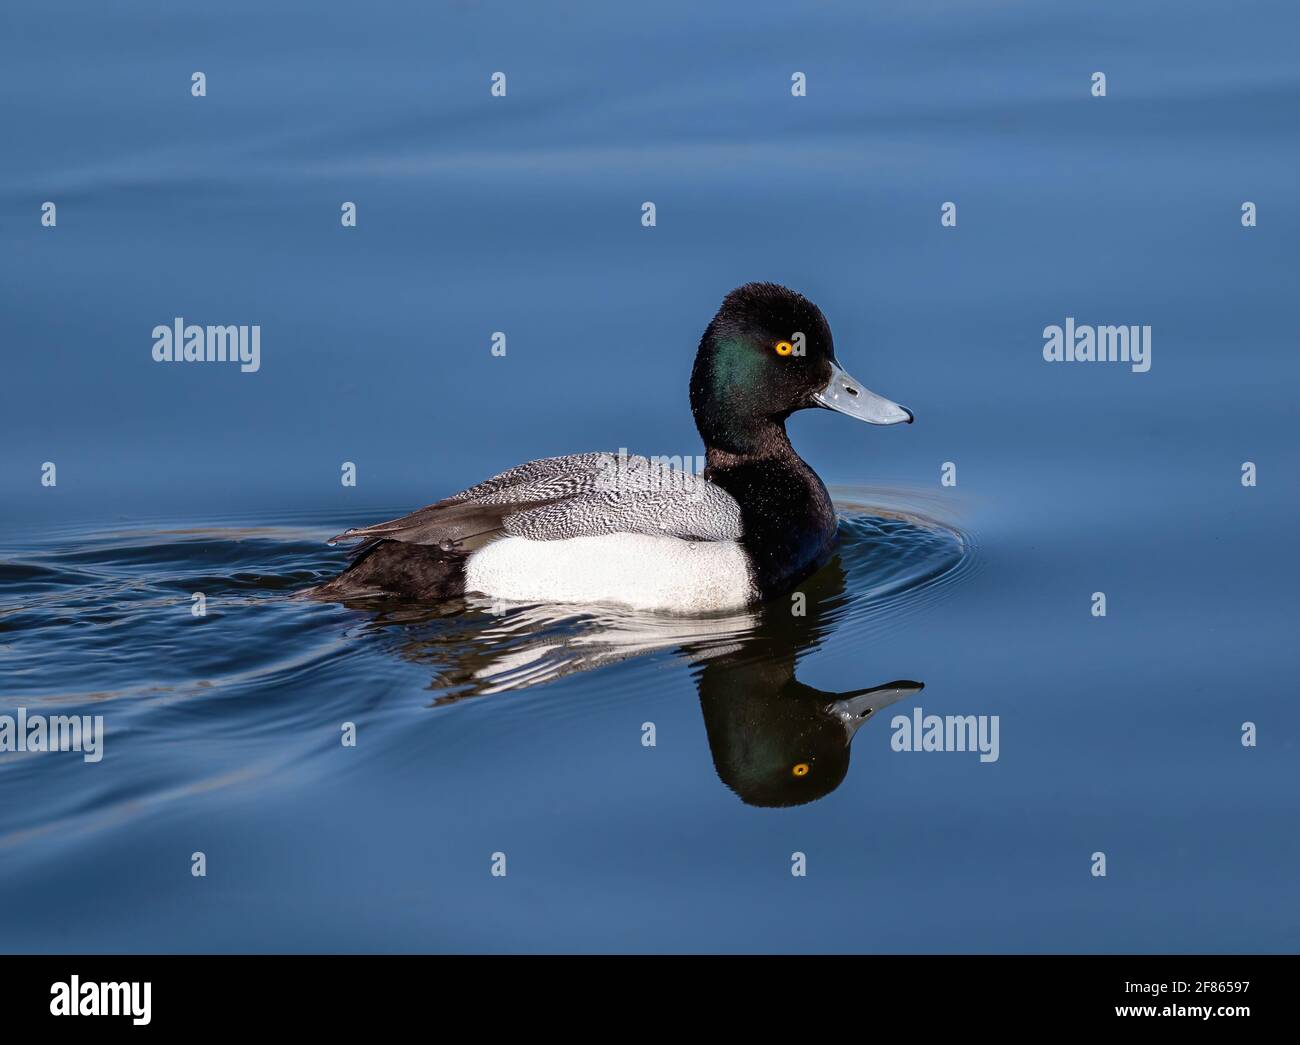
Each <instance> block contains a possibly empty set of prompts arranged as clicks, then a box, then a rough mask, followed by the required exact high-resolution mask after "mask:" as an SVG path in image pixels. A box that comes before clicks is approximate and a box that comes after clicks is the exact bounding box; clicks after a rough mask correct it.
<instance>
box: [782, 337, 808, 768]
mask: <svg viewBox="0 0 1300 1045" xmlns="http://www.w3.org/2000/svg"><path fill="white" fill-rule="evenodd" d="M793 351H794V345H792V344H790V342H789V341H778V342H777V343H776V354H777V355H778V356H788V355H789V354H790V353H791V352H793ZM799 764H800V765H803V763H802V762H801V763H799ZM801 775H802V774H801Z"/></svg>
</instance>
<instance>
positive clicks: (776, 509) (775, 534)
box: [704, 423, 835, 598]
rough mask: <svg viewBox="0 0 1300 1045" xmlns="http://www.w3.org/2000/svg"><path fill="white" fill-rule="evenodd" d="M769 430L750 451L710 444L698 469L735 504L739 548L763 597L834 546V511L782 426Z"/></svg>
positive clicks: (810, 568)
mask: <svg viewBox="0 0 1300 1045" xmlns="http://www.w3.org/2000/svg"><path fill="white" fill-rule="evenodd" d="M771 427H772V431H771V432H768V433H766V434H765V435H764V437H763V438H762V439H761V440H760V441H759V442H757V443H754V444H751V445H752V446H753V447H754V449H753V451H752V452H737V451H736V450H735V449H733V448H730V447H719V446H714V445H712V444H710V445H709V447H708V457H707V459H706V460H707V467H706V468H705V471H704V477H705V478H706V479H707V480H708V481H709V482H712V483H714V484H716V485H718V486H720V487H722V488H723V489H724V490H726V491H727V493H729V494H731V496H732V497H733V498H735V500H736V503H737V504H739V505H740V514H741V522H742V526H743V528H744V533H743V535H742V537H741V544H742V545H744V547H745V550H746V551H747V552H749V555H750V559H751V560H752V561H753V563H754V569H755V581H756V582H757V584H758V588H759V593H760V594H761V595H762V596H763V597H764V598H768V597H770V596H773V595H777V594H780V593H783V592H786V591H789V590H790V588H792V587H793V586H794V585H795V584H798V583H799V581H801V580H803V578H805V577H807V576H808V575H809V574H811V573H813V572H815V571H816V570H817V569H818V568H819V567H821V566H822V565H823V564H824V563H825V562H826V560H827V559H828V558H830V554H831V551H832V550H833V549H834V547H835V510H834V508H833V507H832V506H831V499H830V495H829V494H828V493H827V492H826V487H825V486H824V485H823V484H822V481H821V479H819V478H818V477H817V473H816V472H814V471H813V470H812V469H811V468H809V467H808V465H807V464H806V463H805V462H804V461H803V459H802V458H800V456H799V455H798V454H797V453H795V452H794V447H792V446H791V445H790V440H789V438H788V437H787V436H786V433H785V425H784V423H777V424H775V425H772V426H771Z"/></svg>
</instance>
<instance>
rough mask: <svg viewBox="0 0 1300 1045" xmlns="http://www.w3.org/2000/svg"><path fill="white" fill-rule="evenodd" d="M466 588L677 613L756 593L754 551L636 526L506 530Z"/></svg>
mask: <svg viewBox="0 0 1300 1045" xmlns="http://www.w3.org/2000/svg"><path fill="white" fill-rule="evenodd" d="M465 590H466V591H477V592H481V593H482V594H484V595H490V596H492V597H493V598H498V599H509V600H511V601H515V602H616V603H621V604H622V605H624V606H631V607H633V608H635V609H640V610H667V611H670V612H673V613H711V612H716V611H718V610H734V609H739V608H740V607H743V606H746V605H748V604H749V603H750V602H752V601H753V600H754V596H755V592H754V586H753V583H752V581H751V580H750V574H749V562H748V558H747V556H746V555H745V552H744V550H743V549H742V548H741V547H740V545H739V544H738V543H736V542H735V541H683V540H680V539H678V538H676V537H651V536H645V535H641V534H632V533H613V534H607V535H605V536H601V537H571V538H570V539H568V540H566V541H530V540H527V539H525V538H523V537H503V538H502V539H501V540H498V541H493V542H492V543H491V544H489V545H488V546H487V547H486V548H483V549H481V550H480V551H477V552H475V553H474V554H473V555H471V556H470V557H469V562H468V563H467V564H466V567H465Z"/></svg>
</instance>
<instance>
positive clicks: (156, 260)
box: [0, 0, 1300, 951]
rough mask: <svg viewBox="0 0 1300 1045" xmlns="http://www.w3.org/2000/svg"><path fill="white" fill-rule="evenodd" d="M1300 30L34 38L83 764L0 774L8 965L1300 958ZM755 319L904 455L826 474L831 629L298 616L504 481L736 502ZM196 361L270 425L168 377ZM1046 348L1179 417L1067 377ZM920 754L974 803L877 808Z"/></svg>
mask: <svg viewBox="0 0 1300 1045" xmlns="http://www.w3.org/2000/svg"><path fill="white" fill-rule="evenodd" d="M1298 26H1300V22H1297V16H1296V14H1295V8H1294V5H1292V4H1284V3H1244V4H1233V5H1220V4H1210V3H1190V4H1188V3H1177V4H1174V3H1153V4H1146V5H1138V6H1134V5H1110V6H1106V5H1103V6H1102V7H1098V6H1097V5H1085V6H1079V5H1071V4H1052V5H1044V4H1040V3H1029V2H1023V3H1006V4H998V5H987V10H978V11H977V10H976V9H975V8H973V7H971V6H970V5H965V4H955V3H952V4H949V3H907V4H901V3H900V4H897V5H893V4H880V5H869V7H868V8H867V9H864V5H860V4H856V3H852V4H850V3H844V4H837V3H827V4H817V5H811V6H810V7H808V9H807V10H804V11H802V12H801V13H800V15H799V17H798V18H797V19H794V20H793V21H792V18H791V9H790V6H789V5H788V4H785V3H772V4H764V3H760V4H753V5H747V7H746V10H745V14H744V16H743V17H741V18H736V17H732V16H728V15H727V14H726V13H725V12H724V11H722V10H720V9H715V8H713V7H711V6H708V5H698V4H684V3H683V4H679V3H667V4H659V5H656V6H655V8H654V10H653V12H650V13H644V14H641V15H638V14H636V13H635V12H633V11H632V10H630V9H627V8H625V7H624V6H622V5H603V4H574V5H566V7H565V9H564V11H563V12H562V13H561V12H558V11H557V10H554V9H552V8H550V7H549V6H548V5H533V6H529V7H525V8H520V6H519V5H510V7H509V8H504V7H497V6H495V5H493V4H487V3H484V4H477V3H460V4H455V3H453V4H447V5H413V4H405V3H389V2H383V0H376V2H374V3H369V4H367V5H365V6H364V9H362V10H358V9H356V8H354V7H352V6H351V5H342V4H337V5H331V4H324V5H322V4H318V3H310V4H307V3H303V4H283V5H269V6H268V5H264V4H253V3H234V4H227V5H223V7H222V9H221V12H220V14H219V15H218V13H217V12H215V10H213V9H210V8H209V7H208V6H205V5H200V4H193V5H186V4H171V3H169V4H161V3H159V4H136V5H129V6H126V7H123V6H122V5H114V6H112V7H106V6H104V5H101V4H94V3H89V2H69V3H53V4H42V5H21V4H9V5H6V6H5V10H4V12H3V13H2V14H0V132H3V135H2V140H3V141H4V142H5V146H6V148H5V155H4V160H3V163H0V234H2V236H3V250H0V352H2V353H3V362H4V377H3V379H2V380H0V426H2V427H0V430H2V431H3V436H4V438H3V440H0V714H13V713H14V711H15V709H16V708H18V707H25V708H26V709H27V710H28V711H29V712H32V713H37V712H39V713H42V714H59V713H67V714H74V713H75V714H94V715H103V716H104V721H105V729H106V733H107V736H106V741H105V754H104V758H103V760H102V762H99V763H97V764H86V763H85V762H84V761H83V760H82V759H81V758H80V756H79V755H77V754H76V753H72V752H62V753H52V754H51V753H46V754H30V753H0V949H4V950H27V949H35V950H81V949H90V950H106V951H112V950H163V951H190V950H194V951H203V950H280V951H283V950H289V951H297V950H348V951H351V950H444V949H445V950H519V951H531V950H688V951H695V950H701V951H715V950H726V951H732V950H735V951H745V950H790V949H793V950H831V951H835V950H880V951H931V950H958V951H1006V950H1041V951H1073V950H1084V951H1151V950H1157V951H1159V950H1175V951H1177V950H1191V951H1199V950H1209V951H1253V950H1269V951H1271V950H1277V951H1282V950H1286V951H1294V950H1296V949H1298V948H1300V904H1298V902H1297V881H1298V880H1300V832H1297V830H1296V828H1297V824H1298V823H1300V772H1298V771H1297V759H1298V758H1300V745H1298V744H1297V734H1298V731H1300V708H1298V707H1297V701H1296V683H1295V680H1296V678H1297V675H1298V671H1297V669H1298V668H1300V663H1297V660H1298V658H1297V654H1296V642H1295V621H1296V609H1297V606H1296V591H1297V587H1298V585H1300V561H1298V553H1297V550H1296V545H1295V538H1294V531H1295V520H1296V518H1297V513H1298V510H1300V484H1297V483H1296V482H1295V475H1296V463H1297V462H1296V451H1297V445H1298V444H1297V439H1296V433H1297V430H1298V427H1297V426H1298V423H1300V408H1298V407H1297V405H1296V394H1295V389H1296V388H1297V387H1300V353H1297V352H1296V324H1295V317H1294V301H1295V292H1296V289H1297V279H1296V275H1297V273H1296V254H1295V244H1296V242H1297V238H1298V237H1297V234H1298V233H1300V212H1298V210H1297V203H1296V194H1295V189H1294V179H1295V170H1296V168H1297V166H1298V165H1300V137H1298V136H1297V135H1296V133H1295V131H1296V128H1297V126H1300V120H1298V119H1297V116H1298V114H1300V74H1298V73H1297V69H1296V65H1295V60H1294V53H1293V52H1294V40H1295V33H1296V29H1297V27H1298ZM51 40H57V41H58V46H57V47H52V46H50V45H49V41H51ZM196 69H201V70H204V71H205V72H206V73H207V75H208V96H207V97H206V98H204V99H194V98H192V97H191V96H190V94H189V85H190V74H191V73H192V72H193V71H194V70H196ZM796 69H798V70H802V71H805V72H806V73H807V74H808V83H809V94H808V97H807V98H804V99H794V98H792V97H791V96H790V94H789V82H790V74H791V72H792V71H794V70H796ZM1099 69H1100V70H1105V71H1106V72H1107V73H1108V77H1109V94H1108V96H1107V97H1106V98H1105V99H1093V98H1091V97H1089V95H1088V93H1087V88H1088V83H1089V77H1090V75H1091V73H1092V72H1093V71H1094V70H1099ZM496 70H504V71H506V72H507V73H508V75H509V77H510V80H509V83H510V87H509V95H508V97H507V98H506V99H492V98H491V97H490V96H489V94H488V90H487V86H488V79H489V76H490V74H491V73H492V72H493V71H496ZM46 200H52V201H56V202H57V203H58V206H59V211H58V213H59V219H58V222H59V223H58V226H57V227H56V228H54V229H48V228H42V227H41V226H40V224H39V220H38V219H39V210H40V204H41V203H42V202H43V201H46ZM646 200H652V201H654V202H655V203H656V204H657V206H658V225H657V226H656V227H655V228H654V229H645V228H642V227H641V225H640V214H641V210H640V208H641V204H642V202H643V201H646ZM1244 200H1251V201H1254V202H1256V203H1257V205H1258V208H1259V215H1260V220H1259V225H1258V227H1256V228H1254V229H1243V228H1242V227H1241V224H1240V220H1239V218H1240V206H1241V203H1242V201H1244ZM343 201H355V202H356V203H357V204H358V214H359V223H358V226H357V228H355V229H347V230H345V229H343V228H341V227H340V225H339V220H338V216H339V208H340V204H341V203H342V202H343ZM945 201H955V202H956V203H957V204H958V208H959V224H958V227H957V228H956V229H944V228H942V227H941V226H940V224H939V221H938V216H939V208H940V205H941V204H942V203H943V202H945ZM750 279H773V280H778V281H781V282H785V283H788V284H790V285H791V286H793V287H795V288H797V289H800V290H802V291H804V292H805V293H807V294H808V295H809V296H810V297H812V298H813V299H814V300H815V301H817V302H818V303H819V304H820V305H821V306H822V308H823V309H824V311H825V312H826V314H827V316H828V318H829V320H830V323H831V326H832V328H833V330H834V332H835V339H836V345H837V350H838V353H839V355H840V358H841V360H842V361H843V362H844V364H845V366H846V367H847V368H848V369H849V371H850V372H852V373H853V374H855V375H856V376H858V377H860V378H861V379H862V380H863V381H865V382H866V383H867V384H868V385H869V386H870V387H872V388H874V389H876V390H877V391H879V392H881V393H882V394H884V395H887V396H889V397H890V398H892V399H896V400H898V401H899V402H902V403H904V404H906V405H907V406H908V407H910V408H911V409H912V410H913V411H914V412H915V413H916V417H917V423H916V424H914V425H911V426H900V428H901V430H896V429H890V430H875V429H870V428H868V427H867V426H863V425H854V424H853V423H852V422H850V421H848V420H847V419H845V418H840V417H834V416H832V415H830V414H827V413H824V412H819V413H818V414H817V415H816V416H812V415H803V416H798V417H796V418H794V419H793V420H792V422H791V433H792V437H793V439H794V442H795V445H796V447H797V448H798V449H799V450H800V452H801V453H802V454H803V455H804V456H805V457H806V458H807V459H808V460H809V461H810V462H811V463H812V464H813V466H814V467H815V468H816V469H817V470H818V472H819V473H820V474H821V475H822V476H823V477H824V478H825V479H826V481H827V483H828V484H829V485H831V487H832V489H833V491H834V492H835V494H836V497H837V503H838V504H839V505H840V507H841V512H842V515H841V534H842V548H841V551H840V554H839V556H838V558H837V560H836V561H835V562H834V563H832V564H831V565H830V566H828V567H827V569H826V570H825V571H824V572H823V573H822V574H821V575H819V576H818V577H817V578H815V580H814V581H812V582H810V583H809V584H808V585H806V586H805V588H806V594H807V596H808V599H807V607H806V609H807V612H806V614H805V615H804V616H795V615H793V614H792V613H791V612H790V606H789V605H787V604H784V603H781V602H778V603H775V604H773V605H772V606H769V607H766V608H763V609H761V610H757V611H755V612H753V613H750V614H741V615H733V616H726V617H718V618H708V619H685V618H672V617H655V616H647V615H639V614H631V613H625V612H620V611H617V610H613V609H609V608H596V607H580V608H574V609H572V610H565V611H556V610H553V609H552V610H547V609H546V608H543V607H517V606H516V607H508V606H499V605H492V604H489V603H486V602H476V601H471V602H469V603H467V604H465V605H456V606H449V607H444V608H442V609H432V610H431V609H429V608H427V607H425V608H419V607H404V608H391V607H390V608H382V609H381V608H376V607H365V606H355V607H343V606H335V605H322V604H319V603H314V602H310V601H303V600H301V599H297V598H294V593H295V592H297V591H299V590H300V589H302V588H304V587H306V586H308V585H310V584H311V583H313V582H314V581H316V580H318V579H319V578H321V577H324V576H326V575H328V574H330V573H331V572H333V571H336V570H337V569H338V568H339V567H340V565H341V564H342V563H343V562H344V561H345V552H344V550H343V549H338V548H330V547H328V546H327V545H326V543H325V540H326V539H327V538H328V537H329V536H331V535H333V534H336V533H338V532H340V531H341V530H342V529H344V528H345V527H346V526H349V525H357V524H361V523H367V522H373V521H375V520H377V519H383V518H388V517H391V516H393V515H396V514H399V513H401V512H404V511H407V510H410V509H412V508H414V507H417V506H419V505H421V504H425V503H428V502H430V501H432V500H435V499H436V498H438V497H440V496H442V495H445V494H446V493H449V492H450V491H452V490H454V489H458V488H461V487H463V486H466V485H468V484H470V483H472V482H474V481H476V480H478V479H481V478H483V477H485V476H487V475H490V474H493V473H495V472H497V471H500V470H502V469H504V468H507V467H509V466H511V465H514V464H517V463H519V462H520V461H522V460H526V459H529V458H533V457H542V456H548V455H553V454H561V453H573V452H580V451H586V450H595V449H604V450H617V449H618V448H619V447H620V446H626V447H628V448H630V449H631V450H632V451H634V452H639V453H645V454H662V455H666V456H676V455H694V454H697V453H700V452H701V448H700V447H699V445H698V440H697V437H696V436H695V433H694V430H693V426H692V424H691V419H690V416H689V412H688V410H687V404H686V385H687V379H688V375H689V371H690V363H691V359H692V356H693V353H694V349H695V345H696V343H697V341H698V338H699V335H700V332H701V330H702V329H703V327H704V325H705V324H706V323H707V321H708V319H709V317H710V316H711V315H712V313H713V311H714V310H715V309H716V307H717V304H718V302H719V300H720V299H721V297H722V295H723V294H724V293H725V292H726V291H727V290H729V289H731V287H733V286H735V285H737V284H739V283H741V282H744V281H746V280H750ZM176 316H182V317H185V318H186V319H187V320H188V321H192V322H197V323H217V324H226V323H231V324H252V323H258V324H260V325H261V327H262V368H261V370H260V371H259V372H258V373H256V374H240V373H239V372H238V371H234V370H227V369H211V368H206V367H200V366H184V367H170V368H169V367H164V366H160V365H158V364H155V363H153V362H152V360H151V358H150V347H151V344H152V338H151V331H152V329H153V327H154V326H155V325H156V324H160V323H164V324H165V323H170V322H171V321H172V320H173V318H174V317H176ZM1067 316H1073V317H1076V318H1077V319H1078V320H1079V322H1088V323H1097V324H1111V323H1113V324H1149V325H1150V326H1151V327H1152V331H1153V363H1152V368H1151V370H1150V372H1149V373H1145V374H1134V373H1132V372H1130V371H1129V370H1128V369H1127V368H1124V367H1116V366H1089V365H1085V364H1079V365H1048V364H1046V363H1044V361H1043V359H1042V355H1041V348H1042V329H1043V328H1044V327H1045V326H1047V325H1049V324H1060V323H1063V322H1064V320H1065V318H1066V317H1067ZM494 331H504V332H506V333H507V334H508V337H509V350H508V354H507V356H506V357H505V358H494V357H493V356H492V355H491V354H490V352H489V350H488V349H489V345H490V338H491V335H492V333H493V332H494ZM47 461H51V462H55V463H56V464H57V466H58V485H57V487H54V488H48V487H42V486H41V484H40V469H41V466H42V463H43V462H47ZM344 461H351V462H355V463H356V464H357V466H358V475H359V483H358V486H357V487H356V488H355V489H350V488H344V487H342V486H341V485H340V483H339V475H340V466H341V463H342V462H344ZM1243 461H1253V462H1255V463H1256V464H1257V465H1258V469H1259V485H1258V486H1256V487H1254V488H1245V487H1243V486H1242V485H1241V483H1240V481H1239V477H1240V474H1241V465H1242V462H1243ZM944 462H952V463H954V464H955V465H956V469H957V479H958V482H957V486H956V487H951V488H950V487H943V486H941V485H940V484H939V477H940V469H941V466H942V465H943V463H944ZM1098 591H1101V592H1105V593H1106V595H1107V599H1108V613H1107V616H1106V617H1105V618H1095V617H1093V616H1092V615H1091V613H1090V606H1091V597H1092V594H1093V593H1094V592H1098ZM194 592H202V593H204V594H205V596H206V599H207V615H206V617H203V618H196V617H194V616H193V615H192V614H191V612H190V610H191V605H192V603H191V594H192V593H194ZM904 684H906V685H904ZM916 684H923V687H924V688H918V687H917V685H916ZM882 687H883V688H882ZM863 691H868V692H866V693H864V692H863ZM864 701H865V703H864ZM873 703H874V704H877V705H879V707H878V709H877V710H875V711H873V712H872V714H871V715H869V716H867V717H866V719H865V720H861V717H862V716H861V712H862V711H863V710H864V708H865V707H867V706H870V705H871V704H873ZM917 707H919V708H921V709H922V710H923V712H924V713H926V714H943V715H947V714H959V715H986V716H993V715H996V716H998V720H999V723H1000V736H999V741H1000V743H999V757H998V759H997V761H995V762H988V763H982V762H981V761H980V760H979V757H978V755H976V754H972V753H968V752H953V753H937V752H929V753H909V752H897V751H894V750H892V749H891V745H890V740H891V736H892V730H891V725H890V719H891V718H892V716H894V715H895V714H900V713H910V712H911V710H912V709H914V708H917ZM846 716H856V719H854V720H852V721H850V720H849V718H847V717H846ZM345 722H352V723H355V725H356V731H357V745H356V747H344V746H342V745H341V744H340V735H341V733H340V730H341V726H342V724H343V723H345ZM1244 722H1253V723H1254V724H1255V726H1256V728H1257V732H1258V746H1256V747H1253V748H1248V747H1243V746H1242V744H1241V741H1240V738H1241V731H1242V724H1243V723H1244ZM646 723H653V726H654V732H655V739H656V743H655V746H653V747H646V746H644V745H643V743H642V737H643V732H644V730H643V726H644V724H646ZM850 727H854V728H855V729H856V732H855V734H854V738H853V740H852V743H851V745H845V744H844V743H843V742H842V738H843V737H844V736H846V735H847V731H848V729H849V728H850ZM804 762H806V763H807V764H808V765H809V766H810V767H811V769H810V772H809V773H807V774H806V775H804V776H801V777H799V778H795V777H793V775H791V774H788V773H787V769H788V768H789V767H790V766H793V765H798V764H801V763H804ZM197 851H202V852H203V853H205V854H206V857H207V867H208V873H207V876H206V877H205V878H195V877H192V876H191V874H190V858H191V854H192V853H194V852H197ZM1099 851H1100V852H1104V853H1105V854H1106V857H1107V876H1106V877H1105V878H1094V877H1093V876H1092V874H1091V873H1090V870H1091V866H1092V854H1093V853H1095V852H1099ZM496 852H503V853H505V854H506V856H507V861H508V872H509V873H508V875H507V876H506V877H504V878H495V877H492V876H491V875H490V873H489V867H490V862H491V858H492V854H493V853H496ZM796 852H798V853H803V854H805V857H806V861H807V870H808V873H807V876H806V877H802V878H797V877H792V875H791V873H790V867H791V854H793V853H796Z"/></svg>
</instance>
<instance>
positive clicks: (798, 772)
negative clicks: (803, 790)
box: [790, 762, 812, 776]
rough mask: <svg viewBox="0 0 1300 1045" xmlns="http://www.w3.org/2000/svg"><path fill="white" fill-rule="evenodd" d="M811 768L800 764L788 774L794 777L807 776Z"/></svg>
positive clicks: (803, 763) (802, 763) (805, 763)
mask: <svg viewBox="0 0 1300 1045" xmlns="http://www.w3.org/2000/svg"><path fill="white" fill-rule="evenodd" d="M811 768H812V767H811V766H809V765H808V763H807V762H800V763H799V764H798V765H796V766H795V767H794V768H793V769H792V770H790V772H791V773H793V774H794V775H795V776H807V775H808V773H809V771H810V770H811Z"/></svg>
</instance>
